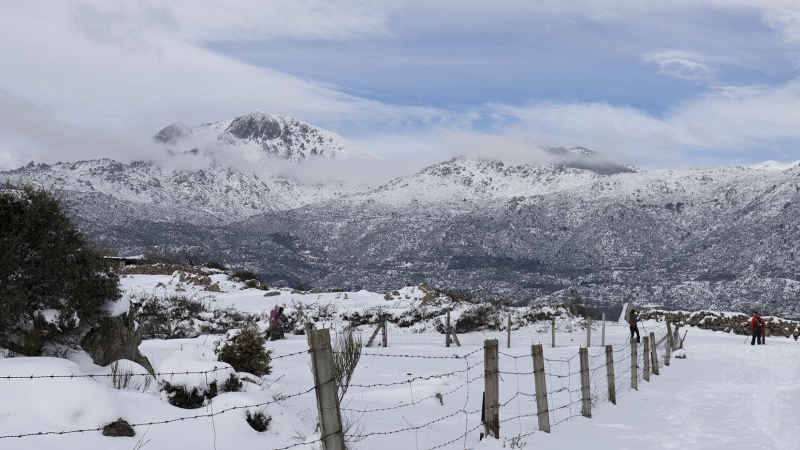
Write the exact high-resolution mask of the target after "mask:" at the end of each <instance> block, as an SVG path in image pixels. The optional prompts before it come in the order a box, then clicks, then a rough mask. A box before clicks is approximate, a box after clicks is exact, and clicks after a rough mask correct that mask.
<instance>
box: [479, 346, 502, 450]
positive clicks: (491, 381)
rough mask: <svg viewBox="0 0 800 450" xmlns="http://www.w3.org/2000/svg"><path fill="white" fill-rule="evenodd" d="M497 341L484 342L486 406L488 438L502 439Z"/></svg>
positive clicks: (485, 416) (485, 426)
mask: <svg viewBox="0 0 800 450" xmlns="http://www.w3.org/2000/svg"><path fill="white" fill-rule="evenodd" d="M498 350H499V345H498V343H497V339H486V340H485V341H483V366H484V372H483V375H484V405H483V417H484V421H483V425H484V428H485V432H486V436H489V435H492V436H494V437H495V439H500V364H499V356H498Z"/></svg>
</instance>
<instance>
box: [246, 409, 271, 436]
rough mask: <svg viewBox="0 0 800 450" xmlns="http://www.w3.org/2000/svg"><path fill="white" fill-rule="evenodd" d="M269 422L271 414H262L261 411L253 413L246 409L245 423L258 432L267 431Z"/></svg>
mask: <svg viewBox="0 0 800 450" xmlns="http://www.w3.org/2000/svg"><path fill="white" fill-rule="evenodd" d="M270 422H272V416H268V415H266V414H264V412H263V411H256V412H254V413H250V411H247V423H249V424H250V427H251V428H253V429H254V430H256V431H258V432H259V433H263V432H265V431H267V427H269V423H270Z"/></svg>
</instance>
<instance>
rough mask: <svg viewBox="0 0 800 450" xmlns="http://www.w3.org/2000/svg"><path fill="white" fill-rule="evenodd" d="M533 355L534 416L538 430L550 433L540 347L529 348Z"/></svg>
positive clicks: (538, 345)
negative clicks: (536, 417) (537, 423)
mask: <svg viewBox="0 0 800 450" xmlns="http://www.w3.org/2000/svg"><path fill="white" fill-rule="evenodd" d="M531 350H532V353H533V379H534V382H535V385H536V415H537V416H538V418H539V429H540V430H541V431H544V432H545V433H549V432H550V408H549V407H548V405H547V382H546V381H545V377H544V351H543V350H542V345H541V344H537V345H534V346H532V347H531Z"/></svg>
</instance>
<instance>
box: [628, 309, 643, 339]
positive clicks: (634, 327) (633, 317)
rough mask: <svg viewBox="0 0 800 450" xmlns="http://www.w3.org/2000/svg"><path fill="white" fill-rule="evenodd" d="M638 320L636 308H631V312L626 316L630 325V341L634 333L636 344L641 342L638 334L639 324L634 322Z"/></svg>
mask: <svg viewBox="0 0 800 450" xmlns="http://www.w3.org/2000/svg"><path fill="white" fill-rule="evenodd" d="M638 321H639V315H638V314H636V310H635V309H632V310H631V314H630V315H629V316H628V323H629V324H630V326H631V341H632V340H633V335H634V333H635V334H636V343H637V344H638V343H639V342H641V337H640V336H639V325H637V323H636V322H638Z"/></svg>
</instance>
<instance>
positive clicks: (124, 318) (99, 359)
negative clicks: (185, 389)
mask: <svg viewBox="0 0 800 450" xmlns="http://www.w3.org/2000/svg"><path fill="white" fill-rule="evenodd" d="M141 343H142V332H141V331H140V330H139V329H138V328H137V327H136V323H135V322H134V320H133V317H132V315H131V314H130V313H126V314H122V315H119V316H114V317H106V318H103V319H101V320H100V322H99V323H98V324H97V325H96V326H95V327H92V329H91V330H89V333H87V334H86V336H85V337H84V338H83V339H82V340H81V347H82V348H83V349H84V350H86V353H88V354H89V356H91V357H92V361H94V363H95V364H97V365H100V366H107V365H109V364H111V363H112V362H114V361H117V360H119V359H129V360H131V361H133V362H135V363H137V364H139V365H141V366H142V367H144V368H145V369H147V371H148V372H150V373H154V372H153V366H152V365H150V361H148V359H147V358H146V357H144V355H142V354H141V353H140V352H139V344H141Z"/></svg>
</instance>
